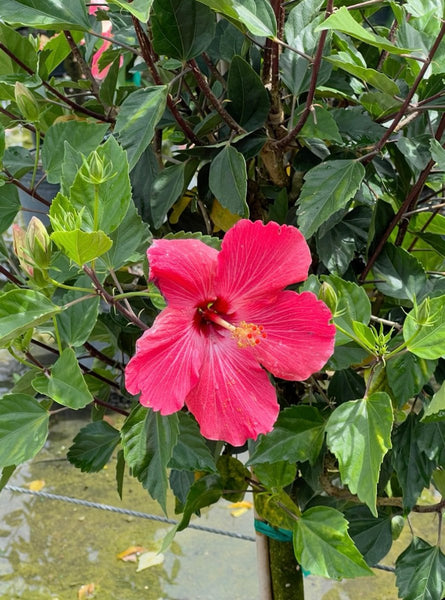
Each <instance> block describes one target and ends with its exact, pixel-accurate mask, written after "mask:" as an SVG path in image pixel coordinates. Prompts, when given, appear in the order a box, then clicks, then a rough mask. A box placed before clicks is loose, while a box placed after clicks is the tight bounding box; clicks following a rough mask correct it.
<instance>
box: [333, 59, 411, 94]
mask: <svg viewBox="0 0 445 600" xmlns="http://www.w3.org/2000/svg"><path fill="white" fill-rule="evenodd" d="M325 60H328V61H329V62H330V63H331V64H332V65H334V66H335V67H337V68H338V69H342V70H343V71H346V73H350V74H351V75H354V76H355V77H358V78H359V79H363V81H366V83H368V84H369V85H372V86H373V87H375V88H377V89H378V90H381V91H382V92H386V93H387V94H393V95H397V94H399V93H400V91H399V87H398V85H397V84H396V83H395V82H394V81H393V80H392V79H390V78H389V77H387V76H386V75H385V74H384V73H381V72H380V71H376V70H375V69H369V68H367V67H362V66H360V65H357V64H356V63H353V62H351V60H352V59H351V57H350V56H349V54H347V53H346V52H339V53H338V54H335V55H333V56H327V57H326V58H325Z"/></svg>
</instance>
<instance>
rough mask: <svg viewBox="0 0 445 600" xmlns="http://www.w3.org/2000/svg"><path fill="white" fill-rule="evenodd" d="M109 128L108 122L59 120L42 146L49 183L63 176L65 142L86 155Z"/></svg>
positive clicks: (55, 181) (51, 128)
mask: <svg viewBox="0 0 445 600" xmlns="http://www.w3.org/2000/svg"><path fill="white" fill-rule="evenodd" d="M107 129H108V125H107V124H106V123H97V122H87V121H59V122H56V123H53V124H52V125H51V127H49V128H48V130H47V132H46V133H45V143H44V144H43V146H42V163H43V168H44V170H45V171H46V175H47V180H48V181H49V183H59V182H60V179H61V177H62V164H63V160H61V157H63V156H64V154H65V142H67V143H69V144H70V146H71V147H72V149H74V150H76V151H81V152H82V153H83V154H84V155H85V156H87V155H88V154H89V153H90V152H92V151H93V150H95V149H96V148H97V146H98V145H99V144H100V143H101V141H102V140H103V137H104V135H105V133H106V131H107Z"/></svg>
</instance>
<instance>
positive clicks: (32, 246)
mask: <svg viewBox="0 0 445 600" xmlns="http://www.w3.org/2000/svg"><path fill="white" fill-rule="evenodd" d="M25 243H26V249H27V251H28V254H29V256H30V257H31V259H32V261H33V262H34V264H35V265H36V266H37V267H39V268H40V269H42V270H45V269H47V268H48V267H49V264H50V261H51V240H50V237H49V235H48V232H47V231H46V227H45V225H44V224H43V223H42V221H40V220H39V219H38V218H37V217H32V219H31V221H30V222H29V225H28V229H27V230H26V241H25Z"/></svg>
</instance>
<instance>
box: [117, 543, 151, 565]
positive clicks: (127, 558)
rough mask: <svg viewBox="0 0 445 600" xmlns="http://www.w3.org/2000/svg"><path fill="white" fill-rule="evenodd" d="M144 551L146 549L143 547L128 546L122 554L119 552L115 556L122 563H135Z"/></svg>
mask: <svg viewBox="0 0 445 600" xmlns="http://www.w3.org/2000/svg"><path fill="white" fill-rule="evenodd" d="M146 551H147V548H144V546H130V547H129V548H127V549H126V550H124V551H123V552H120V553H119V554H118V555H117V558H118V559H119V560H123V561H124V562H137V557H138V556H139V554H141V553H142V552H146Z"/></svg>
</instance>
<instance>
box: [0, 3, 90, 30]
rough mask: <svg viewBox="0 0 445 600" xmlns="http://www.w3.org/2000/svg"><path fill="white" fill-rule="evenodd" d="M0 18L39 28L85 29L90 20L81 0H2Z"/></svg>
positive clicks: (87, 27) (88, 25)
mask: <svg viewBox="0 0 445 600" xmlns="http://www.w3.org/2000/svg"><path fill="white" fill-rule="evenodd" d="M0 18H1V19H3V20H4V21H7V22H8V23H20V24H21V25H22V26H25V27H34V28H41V29H51V30H53V31H54V30H57V31H59V30H60V29H81V30H84V31H87V30H88V29H89V28H90V22H89V20H88V15H87V12H86V8H85V3H84V2H83V0H70V2H69V3H62V2H60V1H59V0H39V1H38V3H36V2H35V0H8V2H2V6H1V8H0Z"/></svg>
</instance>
